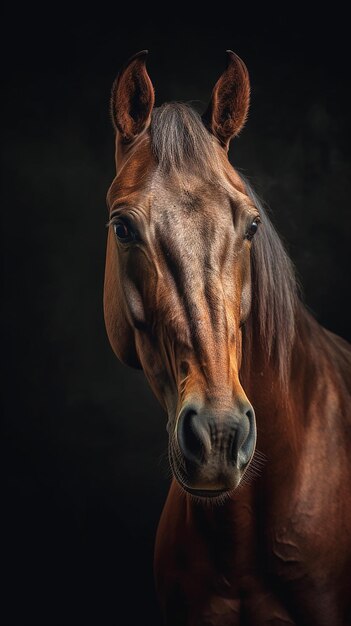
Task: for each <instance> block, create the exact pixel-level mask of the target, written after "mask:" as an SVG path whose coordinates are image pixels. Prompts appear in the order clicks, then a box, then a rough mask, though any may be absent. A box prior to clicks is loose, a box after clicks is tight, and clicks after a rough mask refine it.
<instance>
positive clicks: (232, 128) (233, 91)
mask: <svg viewBox="0 0 351 626" xmlns="http://www.w3.org/2000/svg"><path fill="white" fill-rule="evenodd" d="M227 54H228V65H227V69H226V70H225V71H224V72H223V74H222V76H221V77H220V78H219V80H218V81H217V83H216V84H215V86H214V89H213V92H212V97H211V101H210V104H209V105H208V108H207V110H206V112H205V113H204V114H203V116H202V119H203V122H204V124H205V126H206V127H207V128H208V130H209V131H210V132H211V133H212V134H213V135H214V136H215V137H217V139H218V141H219V142H220V143H221V145H222V146H223V147H224V148H225V149H226V150H228V147H229V142H230V140H231V138H232V137H234V136H235V135H237V134H238V133H239V132H240V130H241V129H242V127H243V126H244V124H245V121H246V118H247V114H248V110H249V103H250V81H249V74H248V71H247V68H246V65H245V63H244V62H243V61H242V60H241V59H240V57H238V56H237V55H236V54H235V53H234V52H232V51H231V50H227Z"/></svg>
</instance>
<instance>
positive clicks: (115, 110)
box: [111, 50, 155, 142]
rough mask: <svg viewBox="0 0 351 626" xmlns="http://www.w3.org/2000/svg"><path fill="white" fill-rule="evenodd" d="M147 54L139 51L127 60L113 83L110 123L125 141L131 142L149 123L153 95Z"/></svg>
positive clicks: (153, 99) (144, 51)
mask: <svg viewBox="0 0 351 626" xmlns="http://www.w3.org/2000/svg"><path fill="white" fill-rule="evenodd" d="M147 54H148V51H147V50H142V51H141V52H138V53H137V54H135V55H134V56H133V57H132V58H131V59H129V61H127V63H126V64H125V66H124V67H123V68H122V70H121V71H120V73H119V74H118V76H117V78H116V80H115V82H114V83H113V87H112V95H111V117H112V122H113V125H114V127H115V128H116V130H118V131H119V132H120V133H121V137H122V140H123V141H125V142H128V141H131V140H133V139H135V137H137V136H138V135H140V133H141V132H142V131H143V130H145V129H146V128H147V126H148V125H149V124H150V119H151V111H152V109H153V106H154V102H155V92H154V88H153V86H152V82H151V80H150V77H149V75H148V73H147V71H146V57H147Z"/></svg>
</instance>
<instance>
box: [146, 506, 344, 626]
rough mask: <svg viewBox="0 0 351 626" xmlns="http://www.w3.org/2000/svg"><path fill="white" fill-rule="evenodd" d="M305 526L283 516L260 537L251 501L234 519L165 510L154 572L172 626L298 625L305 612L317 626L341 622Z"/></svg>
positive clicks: (219, 513)
mask: <svg viewBox="0 0 351 626" xmlns="http://www.w3.org/2000/svg"><path fill="white" fill-rule="evenodd" d="M178 504H179V503H178ZM175 510H176V511H177V513H176V514H175ZM281 513H282V512H281ZM261 524H262V520H261ZM306 524H307V522H306V519H305V518H304V517H303V516H300V517H299V516H298V515H297V514H295V516H292V517H289V515H288V513H287V511H285V512H284V514H280V515H279V524H278V523H275V519H274V517H273V516H272V517H270V516H268V517H267V519H265V521H264V524H263V526H262V528H261V529H260V532H259V531H258V526H259V524H258V520H257V518H256V517H255V515H254V514H253V512H252V507H251V503H250V501H249V499H245V498H244V499H243V501H242V502H240V506H236V507H233V508H232V509H231V511H230V514H226V513H225V509H221V508H220V507H218V510H217V511H214V514H211V512H210V511H206V509H203V508H199V509H194V510H192V512H191V515H189V510H186V507H184V506H183V507H182V506H180V507H179V506H177V508H176V509H173V508H172V507H171V506H170V505H169V504H168V505H166V507H165V511H164V513H163V516H162V518H161V521H160V527H159V531H158V537H157V546H156V563H155V569H156V580H157V586H158V592H159V596H160V598H161V603H162V604H163V609H164V613H165V615H166V623H167V625H174V626H176V625H177V626H183V625H184V626H197V625H199V626H200V625H201V626H242V625H243V624H245V625H246V626H263V625H264V624H268V623H269V624H270V625H271V626H272V625H277V626H278V625H282V624H285V625H288V624H290V625H291V624H297V625H298V626H300V624H302V623H303V622H301V621H299V618H298V619H297V621H295V620H296V615H304V614H306V615H311V620H312V621H310V622H309V623H311V624H312V623H313V624H315V625H316V626H324V625H328V626H329V625H330V624H331V623H333V624H334V623H335V624H341V623H342V621H340V619H339V614H338V607H337V601H336V599H335V597H334V596H333V590H332V589H330V590H327V591H326V590H325V589H323V586H322V587H320V588H319V586H318V550H317V551H316V550H315V549H314V548H315V543H314V542H313V541H312V540H311V536H312V535H311V534H309V536H306ZM311 532H312V534H313V529H312V531H311ZM316 539H317V544H318V536H317V537H316ZM316 572H317V573H316ZM294 604H295V605H297V606H294ZM318 605H319V606H318ZM292 607H293V614H292V613H291V610H292ZM293 615H294V616H293ZM330 619H332V620H334V621H330ZM328 620H329V621H328Z"/></svg>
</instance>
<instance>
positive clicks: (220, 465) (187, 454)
mask: <svg viewBox="0 0 351 626" xmlns="http://www.w3.org/2000/svg"><path fill="white" fill-rule="evenodd" d="M255 445H256V424H255V413H254V410H253V407H252V406H251V404H249V402H248V401H247V400H246V399H245V401H240V403H239V402H238V403H237V405H236V407H235V408H233V409H230V410H226V411H223V410H215V409H213V408H211V407H207V406H198V405H197V404H196V403H187V404H185V405H183V407H182V409H181V411H180V413H179V416H178V420H177V423H176V429H175V437H174V441H173V442H172V443H171V446H170V462H171V466H172V470H173V473H174V475H175V478H176V479H177V480H178V482H179V483H180V485H181V487H182V488H183V489H185V491H188V492H189V493H191V494H192V495H195V496H199V497H206V498H210V497H218V496H220V495H222V494H225V493H227V492H229V491H232V490H233V489H235V488H236V487H237V486H238V485H239V483H240V481H241V478H242V476H243V475H244V472H245V470H246V468H247V467H248V465H249V463H250V461H251V459H252V456H253V454H254V451H255Z"/></svg>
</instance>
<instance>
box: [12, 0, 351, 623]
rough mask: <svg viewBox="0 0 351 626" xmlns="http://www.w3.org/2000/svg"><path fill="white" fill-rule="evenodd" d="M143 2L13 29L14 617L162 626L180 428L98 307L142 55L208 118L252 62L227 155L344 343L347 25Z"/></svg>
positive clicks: (65, 13)
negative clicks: (118, 95) (169, 500)
mask: <svg viewBox="0 0 351 626" xmlns="http://www.w3.org/2000/svg"><path fill="white" fill-rule="evenodd" d="M130 5H131V6H130V11H129V12H128V10H127V9H125V10H124V12H123V13H121V12H120V11H118V10H117V9H116V10H115V11H112V12H111V9H108V8H107V7H106V8H104V7H103V5H102V4H101V3H100V4H96V5H95V6H94V7H93V8H92V9H91V10H90V11H89V10H88V9H87V8H84V10H83V9H82V11H81V12H80V13H77V14H74V12H73V6H70V7H67V6H66V7H63V6H62V5H55V4H52V3H47V5H46V7H47V8H46V9H44V8H41V9H39V8H34V5H32V4H30V5H29V7H28V6H27V8H26V9H24V8H23V7H19V6H18V5H15V7H14V8H13V10H12V12H11V11H7V12H6V14H5V16H4V18H3V33H2V40H3V43H5V47H4V52H3V61H4V69H3V75H2V78H3V82H4V83H5V89H4V91H3V95H2V104H3V105H5V110H4V112H3V115H2V121H3V123H4V130H3V131H2V143H3V155H4V168H3V172H4V199H3V202H2V210H1V216H2V256H3V266H2V267H3V287H2V292H3V294H4V302H3V307H2V312H3V317H2V334H3V336H2V354H3V359H2V364H3V370H4V371H3V375H2V381H3V409H4V410H3V427H2V430H3V432H2V438H1V441H2V443H1V446H2V451H1V461H2V465H3V467H2V469H1V478H2V483H3V486H2V488H1V505H2V506H1V509H2V511H1V520H2V524H1V525H2V530H1V551H0V553H1V568H2V570H3V571H2V577H1V578H2V582H1V604H0V621H1V623H3V624H121V625H127V624H133V625H134V624H136V625H137V624H141V623H146V621H148V622H149V623H152V624H153V625H155V626H157V624H158V623H159V622H158V620H159V617H158V610H157V604H156V600H155V596H154V589H153V579H152V551H153V541H154V535H155V530H156V526H157V520H158V518H159V515H160V511H161V508H162V503H163V501H164V498H165V494H166V492H167V487H168V480H169V479H168V476H167V463H166V461H165V454H164V453H165V450H166V444H167V440H166V432H165V424H166V418H165V416H164V415H163V413H162V411H161V409H160V408H159V407H158V405H157V403H156V401H155V400H154V398H153V397H152V395H151V392H150V390H149V388H148V386H147V384H146V383H145V381H144V378H143V375H142V373H140V372H136V371H133V370H129V369H128V368H126V367H124V366H122V365H121V364H119V363H118V361H117V359H116V358H115V356H114V354H113V353H112V350H111V348H110V346H109V344H108V340H107V337H106V334H105V329H104V321H103V312H102V289H103V274H104V255H105V245H106V229H105V222H106V220H107V210H106V204H105V195H106V191H107V188H108V186H109V184H110V182H111V180H112V178H113V176H114V161H113V153H114V143H113V132H112V129H111V126H110V121H109V116H108V100H109V93H110V87H111V84H112V81H113V79H114V77H115V74H116V73H117V71H118V68H119V67H120V65H121V64H122V63H123V62H124V61H125V60H126V59H127V58H128V57H129V56H130V55H131V54H133V53H134V52H136V51H138V50H140V49H143V48H148V49H149V50H150V57H149V63H148V67H149V72H150V75H151V77H152V80H153V82H154V85H155V88H156V94H157V103H161V102H163V101H164V100H172V99H178V100H196V101H198V102H197V106H199V107H200V108H201V103H203V105H205V103H206V102H207V100H208V98H209V96H210V92H211V89H212V86H213V84H214V82H215V81H216V79H217V77H218V76H219V74H220V72H221V71H222V69H223V68H224V65H225V52H224V51H225V49H226V48H232V49H233V50H234V51H236V52H237V53H238V54H239V55H240V56H241V57H242V58H243V59H244V60H245V62H246V64H247V66H248V68H249V71H250V75H251V81H252V106H251V113H250V117H249V121H248V123H247V126H246V129H245V130H244V132H243V133H242V134H241V136H240V138H239V139H238V140H236V141H235V143H234V145H233V147H232V150H231V156H232V161H233V163H234V164H235V165H236V166H237V167H238V168H240V170H241V171H242V172H244V173H245V174H246V175H247V176H249V178H250V180H251V182H252V183H253V185H254V186H255V188H256V190H257V191H258V193H259V194H260V195H261V196H262V197H263V198H264V199H265V200H266V202H267V203H268V205H269V206H270V207H271V210H272V218H273V221H274V223H275V224H276V225H277V227H278V229H279V230H280V232H281V234H282V235H283V237H284V240H285V242H286V244H287V247H288V249H289V252H290V254H291V256H292V258H293V259H294V261H295V264H296V267H297V270H298V275H299V277H300V279H301V282H302V284H303V287H304V294H305V301H306V303H307V304H308V306H309V307H310V308H311V309H312V310H313V311H314V313H315V314H316V316H317V318H318V319H319V320H320V322H321V323H323V324H325V325H326V326H327V327H328V328H331V329H333V330H334V331H335V332H337V333H339V334H342V335H343V336H345V337H347V338H349V339H350V308H349V286H350V285H349V273H350V245H351V236H350V226H351V223H350V200H349V198H350V185H351V180H350V126H349V117H350V110H351V107H350V78H349V76H350V72H349V61H350V59H349V55H348V37H349V34H348V33H347V31H346V27H347V20H346V17H345V16H343V15H342V13H340V12H339V11H336V12H335V14H336V17H333V15H334V14H331V10H330V11H329V13H328V15H324V14H323V13H321V12H319V13H318V14H315V15H313V16H311V17H308V16H307V15H306V13H303V14H302V13H298V12H297V11H295V12H294V13H291V12H290V10H289V9H288V7H287V6H285V5H281V12H280V13H279V14H278V13H277V14H273V13H272V14H271V15H269V14H267V13H263V12H262V14H256V12H255V11H256V10H255V8H254V6H253V5H252V6H250V7H249V9H248V11H247V13H246V14H245V13H244V12H242V13H240V14H239V13H238V12H237V9H236V8H235V7H234V5H233V9H232V13H230V12H229V13H228V9H225V6H224V5H223V6H222V5H221V6H219V5H218V7H215V6H214V7H213V10H212V12H211V14H209V15H208V17H206V16H203V15H201V16H200V15H199V16H192V17H190V16H189V14H188V12H185V10H183V9H182V8H180V7H178V8H177V7H175V6H173V5H167V6H165V7H164V13H165V15H164V17H162V16H160V13H159V10H160V9H157V12H156V10H155V11H153V9H152V7H151V6H149V7H146V8H145V11H144V13H141V12H140V9H138V7H137V6H135V5H132V3H130ZM219 11H221V13H219ZM282 12H283V14H282ZM344 25H345V26H344Z"/></svg>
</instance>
